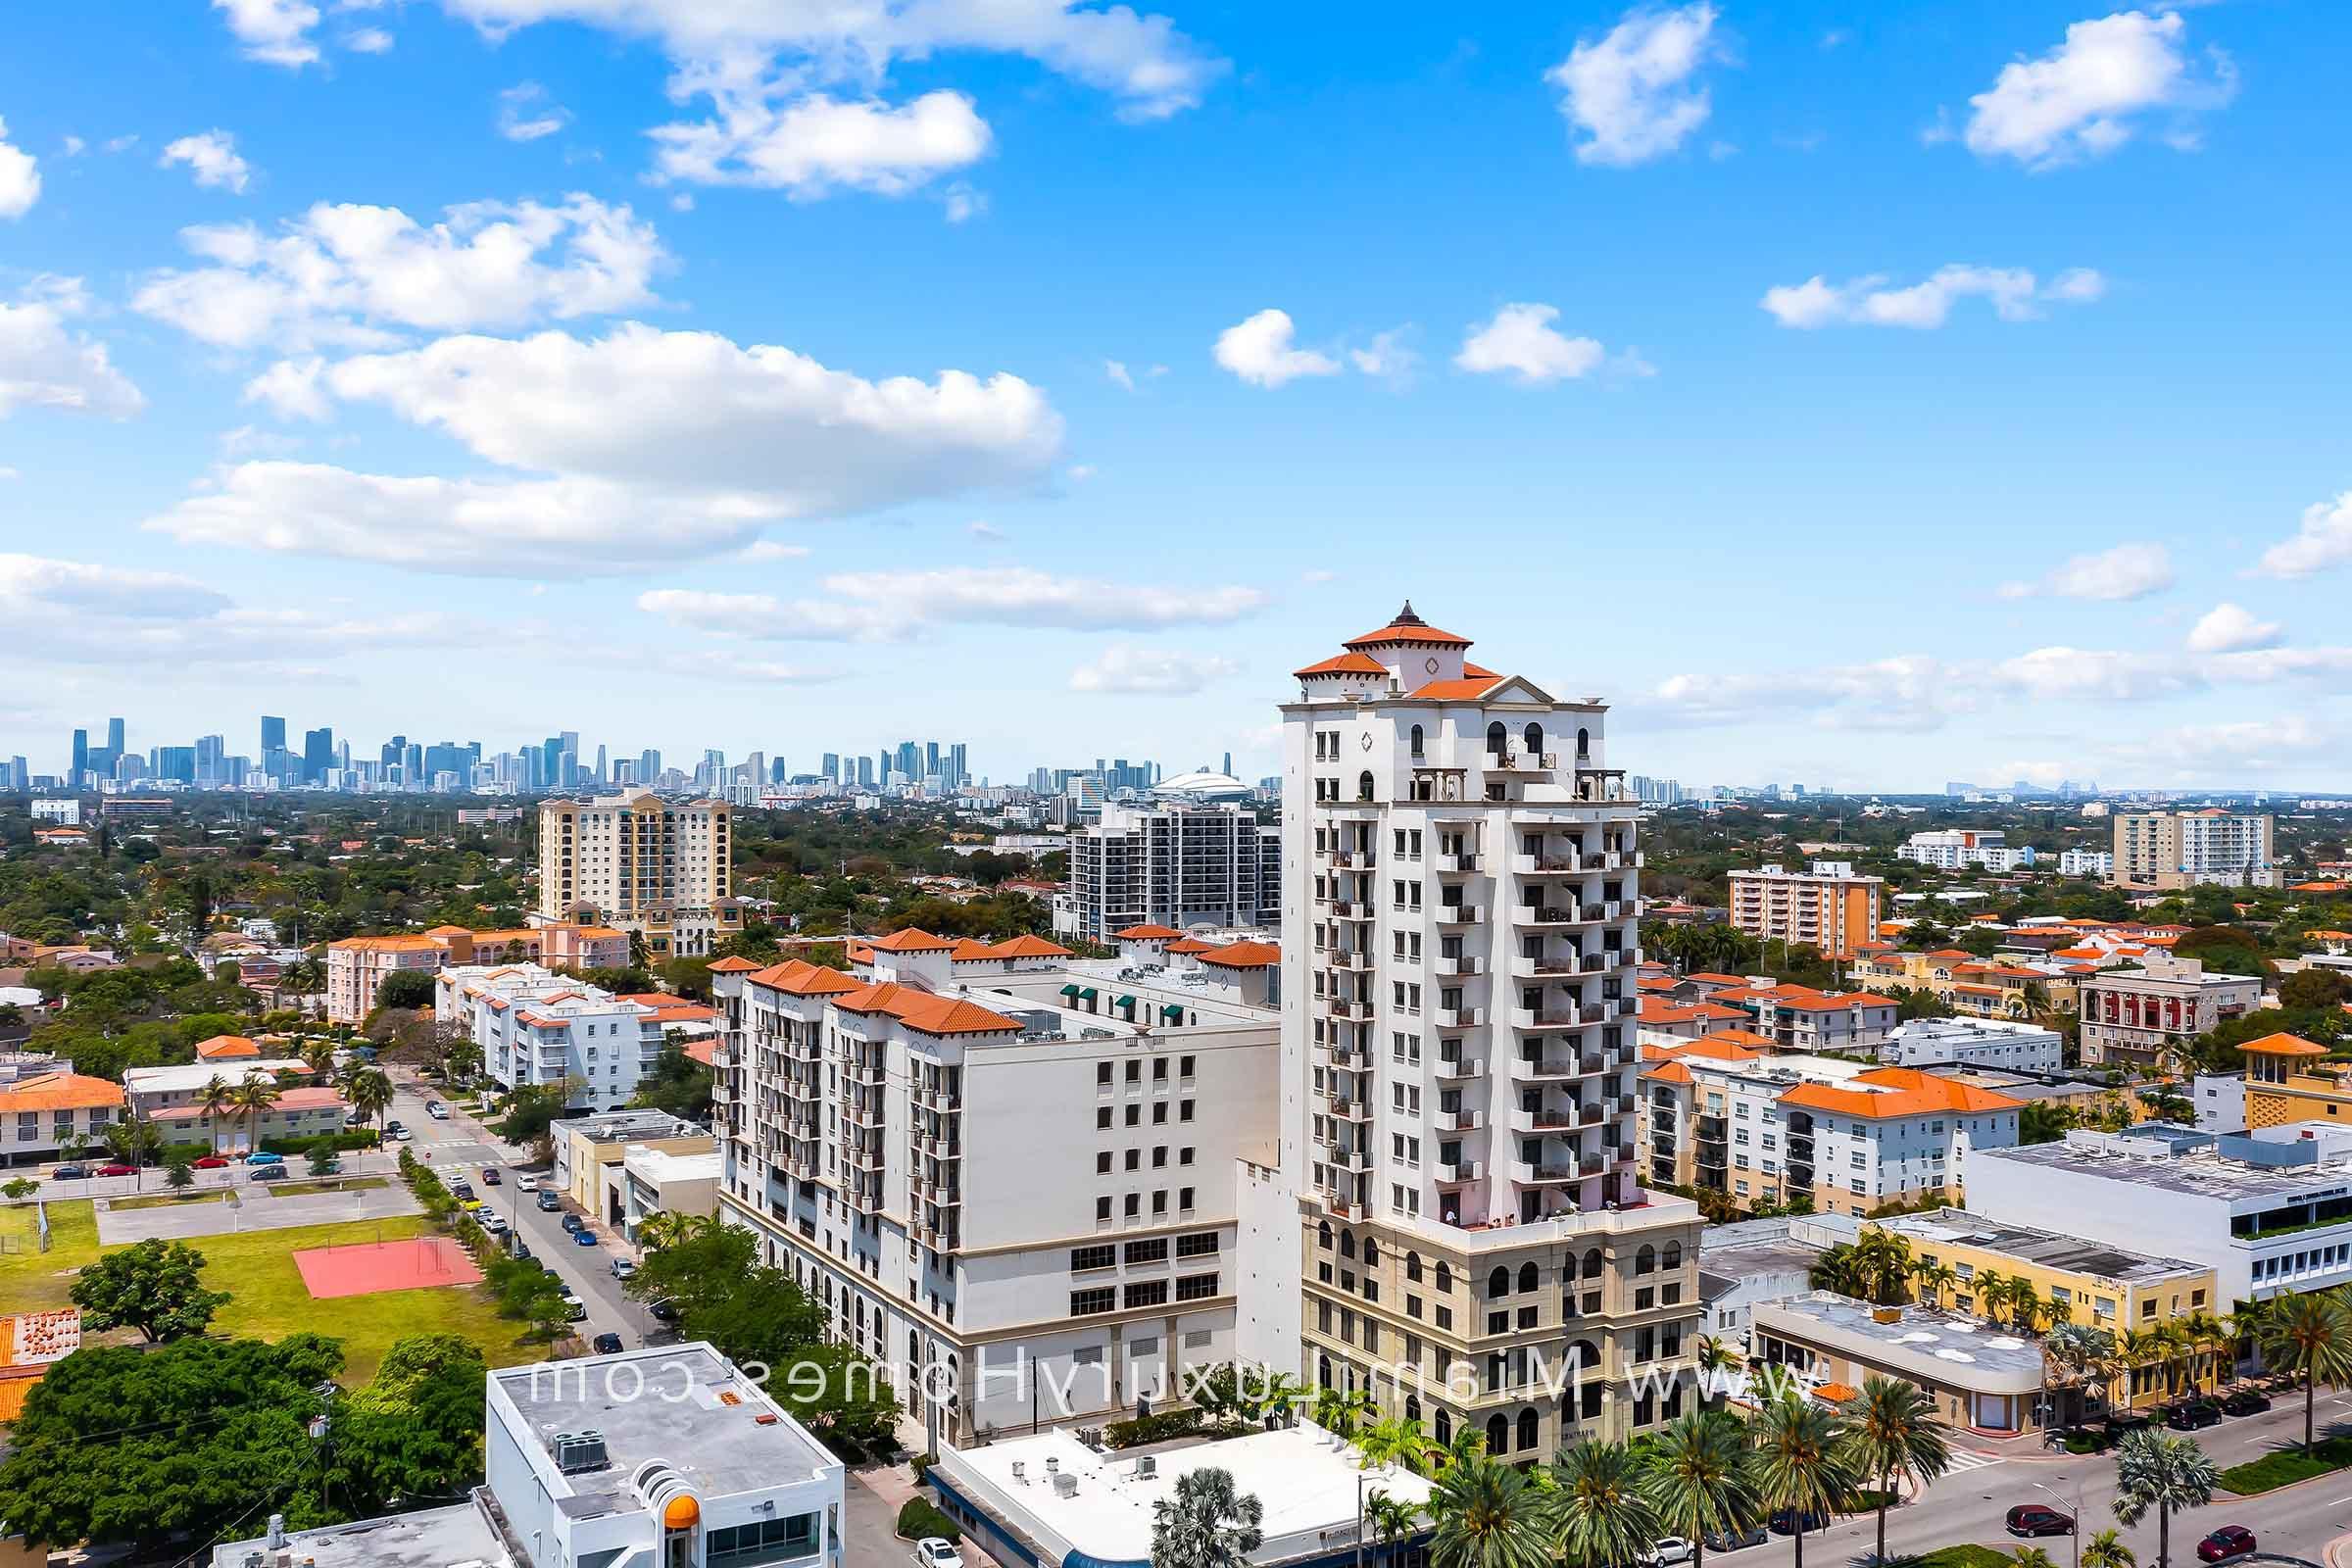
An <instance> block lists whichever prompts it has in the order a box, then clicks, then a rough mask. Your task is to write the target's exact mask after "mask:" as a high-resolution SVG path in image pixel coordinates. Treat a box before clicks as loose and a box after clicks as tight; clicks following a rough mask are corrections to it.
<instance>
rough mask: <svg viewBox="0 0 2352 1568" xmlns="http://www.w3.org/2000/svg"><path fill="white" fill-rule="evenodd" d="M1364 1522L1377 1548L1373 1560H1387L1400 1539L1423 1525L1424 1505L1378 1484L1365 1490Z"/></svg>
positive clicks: (1408, 1536)
mask: <svg viewBox="0 0 2352 1568" xmlns="http://www.w3.org/2000/svg"><path fill="white" fill-rule="evenodd" d="M1364 1524H1365V1526H1366V1527H1367V1528H1368V1529H1370V1531H1371V1532H1372V1540H1373V1542H1374V1543H1375V1544H1376V1546H1377V1547H1378V1549H1377V1550H1376V1551H1375V1552H1374V1553H1373V1561H1374V1562H1376V1563H1377V1562H1381V1561H1385V1560H1386V1559H1387V1558H1388V1557H1389V1556H1390V1555H1391V1554H1393V1553H1394V1552H1395V1551H1396V1549H1397V1544H1399V1543H1401V1542H1403V1541H1405V1540H1407V1539H1409V1538H1410V1537H1411V1536H1412V1533H1413V1532H1414V1531H1415V1530H1417V1529H1419V1528H1420V1527H1421V1505H1420V1504H1419V1503H1416V1502H1408V1501H1406V1500H1405V1499H1404V1498H1402V1497H1392V1496H1390V1495H1388V1494H1387V1493H1385V1492H1382V1491H1381V1490H1379V1489H1378V1488H1374V1489H1373V1490H1372V1491H1371V1492H1368V1493H1366V1494H1365V1495H1364Z"/></svg>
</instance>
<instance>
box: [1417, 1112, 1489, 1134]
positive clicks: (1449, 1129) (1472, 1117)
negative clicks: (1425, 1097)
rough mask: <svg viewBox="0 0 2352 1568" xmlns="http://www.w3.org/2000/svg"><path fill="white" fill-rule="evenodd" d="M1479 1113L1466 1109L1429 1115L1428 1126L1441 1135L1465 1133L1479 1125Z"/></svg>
mask: <svg viewBox="0 0 2352 1568" xmlns="http://www.w3.org/2000/svg"><path fill="white" fill-rule="evenodd" d="M1479 1120H1480V1118H1479V1113H1478V1112H1477V1111H1475V1110H1471V1109H1469V1108H1467V1107H1464V1108H1462V1109H1458V1110H1441V1111H1436V1112H1434V1113H1432V1114H1431V1116H1430V1118H1429V1124H1430V1125H1431V1126H1432V1127H1435V1128H1436V1129H1437V1130H1438V1131H1439V1132H1442V1133H1466V1132H1469V1131H1471V1130H1472V1129H1474V1128H1476V1127H1477V1126H1478V1125H1479Z"/></svg>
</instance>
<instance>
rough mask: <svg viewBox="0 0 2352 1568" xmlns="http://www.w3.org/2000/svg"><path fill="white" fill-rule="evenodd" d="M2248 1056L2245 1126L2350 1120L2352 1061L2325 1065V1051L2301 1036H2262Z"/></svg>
mask: <svg viewBox="0 0 2352 1568" xmlns="http://www.w3.org/2000/svg"><path fill="white" fill-rule="evenodd" d="M2238 1049H2239V1050H2240V1051H2243V1052H2244V1053H2245V1054H2246V1126H2247V1127H2248V1129H2250V1130H2259V1129H2261V1128H2264V1127H2283V1126H2286V1125H2287V1124H2288V1123H2290V1122H2298V1121H2352V1076H2348V1074H2352V1062H2341V1061H2329V1060H2327V1047H2326V1046H2323V1045H2321V1044H2320V1043H2319V1042H2317V1041H2315V1040H2306V1039H2304V1038H2303V1037H2302V1036H2301V1035H2289V1034H2276V1035H2264V1036H2263V1037H2262V1038H2261V1039H2260V1040H2249V1041H2247V1042H2246V1043H2245V1044H2244V1045H2242V1046H2240V1047H2239V1048H2238Z"/></svg>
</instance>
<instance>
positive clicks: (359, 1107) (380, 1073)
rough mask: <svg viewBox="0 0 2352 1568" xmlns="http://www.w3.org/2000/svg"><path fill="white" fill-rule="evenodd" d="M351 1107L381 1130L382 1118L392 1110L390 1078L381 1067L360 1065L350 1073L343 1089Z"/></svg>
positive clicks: (378, 1130)
mask: <svg viewBox="0 0 2352 1568" xmlns="http://www.w3.org/2000/svg"><path fill="white" fill-rule="evenodd" d="M343 1093H344V1095H345V1097H346V1098H347V1099H349V1100H350V1102H351V1108H352V1109H354V1110H356V1111H358V1112H359V1113H360V1114H361V1115H362V1116H364V1117H366V1118H367V1119H368V1120H369V1121H372V1122H374V1123H375V1124H376V1131H377V1132H378V1133H379V1134H380V1133H381V1132H382V1131H383V1122H384V1118H385V1117H386V1116H388V1115H390V1114H391V1111H392V1079H391V1076H390V1074H388V1073H386V1072H385V1071H384V1069H383V1068H381V1067H362V1068H361V1069H360V1070H359V1071H357V1072H355V1073H353V1074H352V1075H351V1083H350V1085H349V1086H348V1087H347V1088H345V1090H344V1091H343Z"/></svg>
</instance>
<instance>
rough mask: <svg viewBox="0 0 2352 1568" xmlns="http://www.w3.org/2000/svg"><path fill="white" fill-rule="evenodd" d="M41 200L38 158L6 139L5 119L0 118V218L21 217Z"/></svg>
mask: <svg viewBox="0 0 2352 1568" xmlns="http://www.w3.org/2000/svg"><path fill="white" fill-rule="evenodd" d="M40 199H41V169H40V164H39V161H38V160H36V159H35V158H34V157H33V156H32V154H30V153H28V152H26V151H25V149H24V148H22V147H12V146H10V145H9V141H8V122H7V121H5V120H0V218H23V217H24V216H25V214H26V213H29V212H31V211H32V204H33V203H34V202H36V201H39V200H40Z"/></svg>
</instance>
